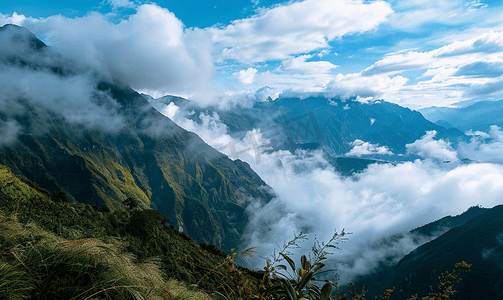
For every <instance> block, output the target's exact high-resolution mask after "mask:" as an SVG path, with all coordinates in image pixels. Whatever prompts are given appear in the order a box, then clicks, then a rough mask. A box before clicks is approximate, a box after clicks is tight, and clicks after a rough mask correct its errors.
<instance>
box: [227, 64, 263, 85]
mask: <svg viewBox="0 0 503 300" xmlns="http://www.w3.org/2000/svg"><path fill="white" fill-rule="evenodd" d="M257 71H258V70H257V69H255V68H248V69H246V70H241V71H239V72H236V73H234V74H233V75H234V76H235V77H236V78H237V79H238V80H239V82H241V83H243V84H250V83H253V80H254V79H255V74H256V73H257Z"/></svg>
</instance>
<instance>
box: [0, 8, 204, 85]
mask: <svg viewBox="0 0 503 300" xmlns="http://www.w3.org/2000/svg"><path fill="white" fill-rule="evenodd" d="M0 21H2V22H3V23H6V22H14V23H17V24H19V25H22V26H25V27H27V28H28V29H29V30H31V31H32V32H34V33H35V34H37V35H40V36H44V37H45V40H46V42H47V43H48V44H49V45H50V46H53V47H54V48H55V49H56V50H57V51H59V52H61V53H62V54H63V55H65V56H66V57H69V58H71V59H73V60H75V61H77V62H80V63H81V64H82V65H84V66H91V67H93V68H95V69H97V70H99V71H100V72H101V73H102V74H104V75H109V76H110V78H113V79H114V80H117V81H118V82H121V83H125V84H129V85H130V86H131V87H133V88H134V89H136V90H141V91H150V90H154V91H161V92H162V93H164V94H166V93H183V92H185V93H187V92H189V91H192V90H196V91H197V90H202V89H205V88H208V85H209V83H211V82H212V80H213V77H214V66H213V61H212V57H211V55H210V49H211V41H210V40H209V39H208V37H206V36H204V35H203V34H201V32H194V31H193V30H186V29H185V28H184V25H183V23H182V22H181V21H180V20H179V19H178V18H176V16H175V15H174V14H173V13H172V12H170V11H169V10H167V9H165V8H161V7H159V6H157V5H155V4H144V5H141V6H139V7H138V8H137V10H136V13H134V14H132V15H130V16H129V17H128V18H127V19H125V20H122V21H120V22H119V23H117V24H115V23H112V22H111V21H109V20H107V19H106V17H105V16H104V15H102V14H99V13H96V12H93V13H90V14H88V15H86V16H84V17H82V18H74V19H72V18H67V17H64V16H61V15H58V16H51V17H48V18H45V19H44V18H42V19H34V18H25V17H24V16H23V17H20V16H17V15H16V16H11V17H6V16H4V15H1V16H0Z"/></svg>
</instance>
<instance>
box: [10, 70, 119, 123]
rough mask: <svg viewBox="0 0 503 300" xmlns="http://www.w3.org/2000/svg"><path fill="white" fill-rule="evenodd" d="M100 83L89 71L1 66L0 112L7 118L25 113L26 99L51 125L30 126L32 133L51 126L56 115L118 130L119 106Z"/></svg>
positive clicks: (30, 106) (72, 121)
mask: <svg viewBox="0 0 503 300" xmlns="http://www.w3.org/2000/svg"><path fill="white" fill-rule="evenodd" d="M97 84H98V81H97V79H96V78H94V77H93V76H92V75H91V74H87V73H83V74H77V75H72V76H66V77H62V76H59V75H57V74H54V73H50V72H48V71H45V70H41V71H34V70H30V69H19V68H15V67H6V66H0V90H1V91H2V93H1V94H0V107H1V108H0V113H2V114H4V115H6V116H7V117H8V118H15V117H20V116H23V115H24V114H25V113H27V109H28V107H25V106H24V105H25V104H24V103H25V102H26V103H28V104H29V110H31V111H34V112H35V115H36V118H38V119H41V120H42V121H43V122H44V123H45V124H47V126H48V127H47V128H30V130H32V131H33V132H31V133H37V132H39V131H40V130H48V129H49V126H50V124H51V120H53V119H54V117H56V118H61V119H64V120H66V121H68V122H70V123H72V124H78V125H82V126H86V127H87V128H93V129H101V130H106V131H108V132H110V131H111V132H114V131H118V130H120V129H121V128H122V126H123V125H124V124H123V118H122V117H121V116H120V113H119V112H118V110H119V107H120V106H119V104H118V103H117V102H116V101H115V100H114V99H112V98H111V97H110V96H109V95H108V93H107V91H99V90H97V89H96V86H97ZM29 110H28V111H29ZM54 114H55V115H54ZM11 120H12V119H11ZM8 128H9V127H8ZM10 128H12V126H11V127H10Z"/></svg>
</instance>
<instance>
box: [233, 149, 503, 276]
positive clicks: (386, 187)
mask: <svg viewBox="0 0 503 300" xmlns="http://www.w3.org/2000/svg"><path fill="white" fill-rule="evenodd" d="M240 159H244V160H246V161H247V162H248V163H249V164H250V165H251V166H252V168H253V169H254V170H255V171H256V172H257V173H258V174H259V175H260V176H261V178H263V179H264V181H265V182H266V183H267V184H269V185H270V186H271V187H272V188H273V189H274V190H275V192H276V193H277V198H275V199H273V200H272V201H271V202H269V203H268V204H265V205H264V204H259V203H253V204H252V205H251V206H250V207H249V213H250V223H249V226H248V231H247V232H248V238H249V243H248V246H259V247H260V248H259V251H260V252H259V254H260V255H261V256H263V257H267V256H268V255H269V253H270V252H271V251H272V249H274V248H275V247H276V243H280V244H281V243H282V242H283V241H288V240H290V239H291V238H292V237H293V234H294V232H295V233H299V232H303V233H306V234H308V235H309V237H310V239H311V241H312V239H313V238H314V236H316V237H317V238H318V239H319V240H322V241H326V240H328V239H329V238H330V236H331V235H332V234H333V230H334V228H335V229H337V230H338V231H340V230H342V228H345V229H346V230H347V231H349V232H352V233H353V235H351V236H350V237H349V240H348V241H347V242H345V243H344V244H341V245H340V247H341V248H342V250H341V251H336V252H335V254H334V255H333V256H332V257H331V258H330V260H329V266H330V267H335V268H336V269H337V272H338V273H339V275H340V279H341V281H342V282H347V281H349V280H354V278H355V276H357V275H363V274H366V273H368V272H369V271H371V270H373V269H375V268H377V267H378V265H379V263H380V262H384V263H386V259H387V258H390V257H392V258H393V259H394V261H397V260H398V259H400V258H402V257H403V256H404V255H406V254H407V253H409V252H410V251H411V250H413V249H414V248H415V247H417V246H418V244H419V243H421V242H425V241H424V240H422V241H419V240H416V239H415V237H413V236H409V235H401V236H400V237H399V238H395V239H392V238H390V237H393V236H395V235H397V234H401V233H404V232H407V231H409V230H411V229H413V228H416V227H418V226H422V225H424V224H426V223H428V222H431V221H434V220H436V219H439V218H441V217H444V216H446V215H455V214H459V213H461V212H463V211H465V210H466V209H467V208H469V207H470V206H473V205H477V204H481V205H483V206H486V207H492V206H494V205H498V204H499V203H500V202H501V199H500V195H501V192H503V184H501V182H503V181H502V180H503V166H501V165H493V164H470V165H458V166H455V167H451V168H445V166H439V165H437V164H436V163H434V162H433V161H421V160H416V161H414V162H405V163H400V164H397V165H391V164H384V165H383V164H374V165H371V166H370V167H369V168H368V169H367V170H366V171H364V172H363V173H361V174H357V175H355V176H354V177H349V178H345V177H342V176H340V175H339V174H338V173H337V172H335V171H334V170H333V168H331V167H330V165H329V164H328V163H327V162H326V161H325V160H324V159H323V157H322V154H321V153H316V152H305V151H300V152H296V153H295V154H291V153H289V152H284V151H280V152H277V153H273V154H262V155H261V159H260V164H256V162H255V160H254V159H252V158H251V157H250V159H248V158H247V156H246V155H242V157H240ZM310 246H311V245H310V242H306V243H305V245H303V247H302V249H301V251H300V252H301V253H303V254H306V253H307V252H308V251H309V248H310ZM297 253H299V252H297ZM250 265H252V266H256V267H260V266H263V265H264V261H263V259H260V258H257V259H256V260H254V261H252V262H250Z"/></svg>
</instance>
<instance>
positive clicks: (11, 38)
mask: <svg viewBox="0 0 503 300" xmlns="http://www.w3.org/2000/svg"><path fill="white" fill-rule="evenodd" d="M0 42H1V43H0V45H1V46H0V49H1V50H3V51H5V50H7V49H9V48H10V50H11V51H13V52H14V51H20V50H21V51H22V52H26V51H27V50H28V51H39V50H41V49H43V48H45V47H47V45H46V44H45V43H44V42H42V41H41V40H39V39H38V38H37V36H36V35H34V34H33V33H32V32H31V31H29V30H28V29H26V28H25V27H21V26H18V25H14V24H6V25H4V26H2V27H0ZM6 48H7V49H6Z"/></svg>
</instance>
